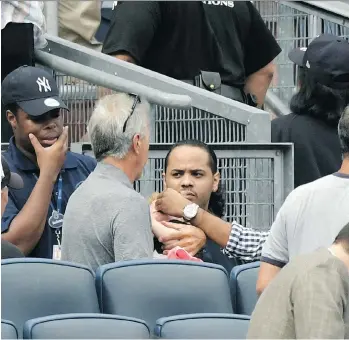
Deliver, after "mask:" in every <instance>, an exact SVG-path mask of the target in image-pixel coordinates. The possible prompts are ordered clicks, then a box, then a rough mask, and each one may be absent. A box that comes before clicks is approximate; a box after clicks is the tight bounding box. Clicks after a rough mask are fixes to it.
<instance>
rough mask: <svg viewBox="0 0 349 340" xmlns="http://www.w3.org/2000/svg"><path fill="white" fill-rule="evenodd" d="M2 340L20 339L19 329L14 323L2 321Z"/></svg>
mask: <svg viewBox="0 0 349 340" xmlns="http://www.w3.org/2000/svg"><path fill="white" fill-rule="evenodd" d="M1 339H18V331H17V327H16V326H15V324H14V323H13V322H11V321H8V320H3V319H2V320H1Z"/></svg>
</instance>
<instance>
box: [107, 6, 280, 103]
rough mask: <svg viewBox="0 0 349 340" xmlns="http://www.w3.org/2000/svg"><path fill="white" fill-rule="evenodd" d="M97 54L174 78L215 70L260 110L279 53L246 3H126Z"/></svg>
mask: <svg viewBox="0 0 349 340" xmlns="http://www.w3.org/2000/svg"><path fill="white" fill-rule="evenodd" d="M102 52H104V53H106V54H109V55H112V56H115V57H117V58H119V59H121V60H125V61H128V62H132V63H136V64H138V65H140V66H143V67H145V68H147V69H150V70H152V71H156V72H159V73H161V74H164V75H166V76H169V77H172V78H175V79H179V80H185V81H187V80H189V81H190V80H192V79H194V78H195V77H196V76H198V75H199V73H200V71H209V72H217V73H219V74H220V76H221V79H222V84H223V85H228V86H230V87H232V88H237V89H238V90H240V91H242V90H243V89H244V91H245V93H250V94H252V95H254V96H256V99H257V102H258V104H259V106H261V105H262V104H263V101H264V97H265V94H266V91H267V89H268V87H269V84H270V82H271V79H272V77H273V72H274V66H273V64H272V61H273V59H274V58H275V57H276V56H277V55H278V54H279V53H280V52H281V49H280V47H279V45H278V44H277V42H276V40H275V39H274V37H273V35H272V33H271V32H270V31H269V29H268V28H267V27H266V25H265V23H264V22H263V19H262V18H261V16H260V14H259V13H258V11H257V9H256V8H255V7H254V6H253V4H252V3H251V2H250V1H137V2H132V1H125V2H118V3H117V5H116V6H114V9H113V15H112V21H111V26H110V29H109V31H108V33H107V35H106V38H105V41H104V45H103V50H102ZM233 99H236V100H240V99H241V98H238V97H236V98H233ZM240 101H243V99H241V100H240Z"/></svg>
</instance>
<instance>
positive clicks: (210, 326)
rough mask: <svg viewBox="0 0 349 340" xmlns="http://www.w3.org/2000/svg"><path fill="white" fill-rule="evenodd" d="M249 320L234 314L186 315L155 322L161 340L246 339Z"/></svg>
mask: <svg viewBox="0 0 349 340" xmlns="http://www.w3.org/2000/svg"><path fill="white" fill-rule="evenodd" d="M249 321H250V318H249V317H248V316H244V315H236V314H187V315H176V316H170V317H167V318H161V319H159V320H157V321H156V327H155V335H156V336H157V337H159V338H163V339H246V336H247V331H248V325H249Z"/></svg>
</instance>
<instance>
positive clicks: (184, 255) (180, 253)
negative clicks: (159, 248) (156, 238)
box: [167, 247, 203, 262]
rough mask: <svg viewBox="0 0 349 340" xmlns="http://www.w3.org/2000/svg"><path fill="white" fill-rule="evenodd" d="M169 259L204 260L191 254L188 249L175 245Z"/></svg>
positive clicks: (168, 256) (169, 253)
mask: <svg viewBox="0 0 349 340" xmlns="http://www.w3.org/2000/svg"><path fill="white" fill-rule="evenodd" d="M167 258H168V259H172V260H188V261H195V262H203V261H202V260H201V259H199V258H197V257H194V256H191V255H190V254H189V253H188V252H187V251H186V250H184V249H183V248H180V247H175V248H173V249H171V250H170V251H169V252H168V255H167Z"/></svg>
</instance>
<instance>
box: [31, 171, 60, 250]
mask: <svg viewBox="0 0 349 340" xmlns="http://www.w3.org/2000/svg"><path fill="white" fill-rule="evenodd" d="M33 175H34V177H35V179H36V180H38V177H37V176H36V175H35V174H33ZM62 197H63V179H62V174H60V175H59V178H58V191H57V200H56V201H57V209H55V207H54V205H53V203H52V199H51V201H50V206H51V208H52V213H51V216H50V218H49V219H48V225H49V226H50V227H51V228H52V229H53V230H54V231H55V234H56V237H57V243H58V247H59V248H60V247H61V239H60V236H61V229H62V226H63V217H64V216H63V214H62V213H61V210H62Z"/></svg>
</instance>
